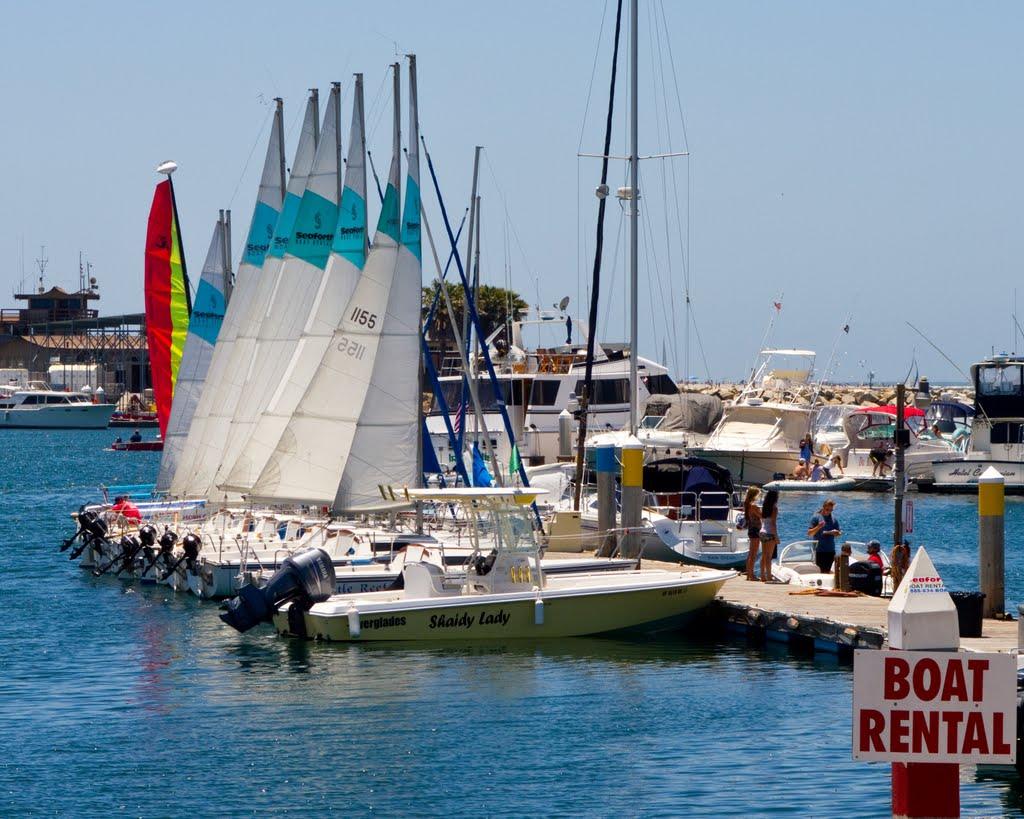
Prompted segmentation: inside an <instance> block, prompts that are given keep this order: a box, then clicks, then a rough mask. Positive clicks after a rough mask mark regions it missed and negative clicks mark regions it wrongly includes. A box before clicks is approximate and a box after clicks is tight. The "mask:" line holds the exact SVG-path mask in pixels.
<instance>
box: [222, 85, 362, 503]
mask: <svg viewBox="0 0 1024 819" xmlns="http://www.w3.org/2000/svg"><path fill="white" fill-rule="evenodd" d="M340 97H341V91H340V88H339V86H338V85H337V84H334V86H333V87H332V88H331V95H330V99H329V101H328V103H327V111H326V113H325V116H324V126H323V130H322V132H321V135H320V144H319V146H318V147H317V152H316V158H315V160H314V162H313V169H312V171H311V172H310V175H309V180H308V181H307V183H306V192H305V193H304V194H303V197H302V202H301V204H300V205H299V212H298V215H297V216H296V219H295V226H294V229H293V230H292V237H291V243H290V245H289V248H288V252H287V253H286V254H285V258H284V261H283V263H282V265H281V269H280V272H279V273H278V278H279V280H280V285H279V287H278V290H277V293H276V297H275V298H274V299H273V300H272V301H271V302H270V303H269V304H268V306H267V313H266V316H265V318H264V320H263V323H262V324H261V325H260V330H259V334H258V335H257V338H256V348H255V351H254V356H253V359H254V362H255V363H256V366H254V367H253V368H252V369H251V371H250V372H249V375H248V378H247V379H246V382H245V386H244V387H243V389H242V393H241V397H240V399H239V402H238V406H237V408H236V409H235V414H234V418H233V419H232V421H231V434H230V436H229V438H228V442H227V446H226V447H225V449H224V456H223V460H222V463H221V468H220V469H219V470H218V472H217V476H216V478H215V480H214V483H215V485H216V486H217V487H218V489H220V490H221V491H227V492H237V493H246V492H247V491H248V488H249V486H250V485H251V481H253V480H255V479H256V477H257V475H256V474H250V470H251V467H250V464H251V461H250V458H249V454H248V451H249V442H250V439H251V437H252V433H253V432H254V430H255V428H256V423H257V421H258V420H259V419H260V417H261V416H262V415H263V413H264V412H265V410H266V408H267V406H268V405H269V404H270V402H271V401H272V400H273V399H274V398H275V397H277V396H279V388H280V387H281V385H282V382H287V379H288V374H289V373H288V367H289V363H290V362H291V361H292V355H293V353H294V352H295V351H296V350H298V348H299V346H300V344H301V342H300V338H301V336H302V333H303V330H304V328H307V327H308V325H309V319H310V316H311V315H312V314H314V313H315V312H316V310H315V308H316V304H317V302H318V301H321V300H322V299H323V295H324V290H323V286H324V284H325V280H324V272H325V268H326V266H327V260H328V258H329V256H330V252H331V245H332V243H333V240H334V231H335V227H336V226H337V223H338V199H339V194H340V190H339V187H340V185H339V178H340V173H341V170H340V167H339V164H340V149H341V143H340V133H339V129H338V117H339V114H340V110H339V104H340ZM353 278H354V275H353ZM303 346H304V345H303ZM299 358H300V359H303V352H302V351H301V350H300V351H299ZM310 366H311V367H314V366H315V363H313V364H310ZM289 414H290V413H289ZM270 446H273V444H270ZM232 473H233V474H232Z"/></svg>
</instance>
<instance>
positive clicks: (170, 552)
mask: <svg viewBox="0 0 1024 819" xmlns="http://www.w3.org/2000/svg"><path fill="white" fill-rule="evenodd" d="M142 528H143V529H145V528H146V527H145V526H143V527H142ZM150 528H152V527H150ZM139 534H140V535H141V534H142V532H141V531H140V532H139ZM153 534H154V535H155V534H156V532H154V533H153ZM149 537H150V535H149V533H147V535H146V539H147V540H148V539H149ZM177 542H178V533H177V532H172V531H171V530H170V529H164V533H163V534H162V535H160V541H159V543H160V551H158V552H156V553H155V554H153V557H152V559H150V560H149V561H148V562H147V563H146V565H145V566H144V567H143V568H142V577H143V578H145V576H146V574H147V573H148V572H149V570H150V569H152V568H153V567H154V566H156V564H157V563H158V562H161V561H162V562H163V564H164V568H165V569H166V568H168V567H169V566H170V565H171V562H172V561H173V560H174V544H175V543H177ZM149 551H150V552H151V553H152V552H153V546H152V544H151V545H150V547H149Z"/></svg>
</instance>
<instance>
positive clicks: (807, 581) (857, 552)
mask: <svg viewBox="0 0 1024 819" xmlns="http://www.w3.org/2000/svg"><path fill="white" fill-rule="evenodd" d="M844 545H848V546H849V547H850V549H851V555H850V566H851V567H854V564H859V563H865V562H867V559H868V552H867V546H866V544H864V543H862V542H860V541H852V540H850V541H846V542H845V544H844ZM816 546H817V541H814V540H798V541H795V542H794V543H790V544H788V545H787V546H784V547H783V548H782V550H781V551H780V552H779V554H778V557H776V559H775V560H774V561H773V562H772V577H773V578H775V579H776V580H778V581H779V582H780V583H789V584H790V585H793V586H803V587H805V588H815V589H823V590H826V591H831V590H833V589H834V588H835V575H833V573H832V572H822V571H821V568H820V567H819V566H818V564H817V563H816V562H815V560H814V553H815V548H816ZM879 555H880V556H881V558H882V564H883V568H882V577H881V586H880V589H881V593H882V594H890V595H891V594H892V578H891V577H890V576H889V574H888V573H887V572H888V569H889V558H888V556H887V555H886V554H885V552H884V551H880V552H879ZM856 573H857V569H856V568H851V578H853V577H854V576H855V575H856Z"/></svg>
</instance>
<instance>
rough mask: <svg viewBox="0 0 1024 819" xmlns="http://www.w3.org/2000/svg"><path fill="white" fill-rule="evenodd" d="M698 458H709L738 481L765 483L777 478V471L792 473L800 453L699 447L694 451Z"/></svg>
mask: <svg viewBox="0 0 1024 819" xmlns="http://www.w3.org/2000/svg"><path fill="white" fill-rule="evenodd" d="M693 454H694V455H695V456H696V457H698V458H707V459H708V460H709V461H714V462H715V463H716V464H718V465H719V466H724V467H725V468H726V469H728V470H729V471H730V472H731V473H732V477H733V480H735V481H737V482H738V483H744V484H747V483H755V484H765V483H768V482H769V481H772V480H775V475H776V474H777V473H780V472H781V473H782V474H783V475H788V474H790V473H791V472H792V471H793V470H794V469H795V468H796V464H797V459H798V458H799V455H797V453H795V452H758V451H757V450H750V451H746V452H740V451H735V450H733V451H730V450H715V449H698V450H696V451H695V452H694V453H693Z"/></svg>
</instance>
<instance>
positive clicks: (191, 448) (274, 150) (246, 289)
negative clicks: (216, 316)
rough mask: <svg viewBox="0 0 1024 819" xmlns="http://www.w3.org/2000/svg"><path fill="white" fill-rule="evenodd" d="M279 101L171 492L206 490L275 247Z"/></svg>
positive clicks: (280, 181)
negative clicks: (215, 432) (221, 420)
mask: <svg viewBox="0 0 1024 819" xmlns="http://www.w3.org/2000/svg"><path fill="white" fill-rule="evenodd" d="M275 103H276V110H275V111H274V121H273V125H272V127H271V129H270V139H269V141H268V143H267V154H266V158H265V159H264V161H263V174H262V176H261V177H260V187H259V192H258V193H257V196H256V205H255V207H254V208H253V214H252V220H251V221H250V223H249V233H248V236H247V238H246V243H245V251H244V253H243V254H242V261H241V263H240V264H239V266H238V273H237V275H236V276H235V285H234V290H233V293H232V297H231V299H230V301H229V303H228V305H227V310H226V311H225V313H224V321H223V322H222V323H221V327H220V332H219V334H218V335H217V344H216V346H215V347H214V349H213V358H212V360H211V361H210V367H209V370H208V371H207V378H206V386H205V387H204V388H203V390H202V393H201V394H200V396H199V401H198V403H197V405H196V409H195V413H194V414H193V416H192V421H191V423H190V425H189V430H188V435H187V437H186V439H185V445H184V447H183V449H182V452H181V454H180V457H179V459H178V463H177V465H176V467H175V469H174V472H173V474H172V476H171V482H170V492H171V494H172V495H177V496H179V497H183V496H185V495H189V494H198V493H199V492H201V491H204V490H203V489H197V487H196V486H195V483H194V482H193V481H192V480H191V477H192V475H193V474H194V465H195V460H196V454H197V452H198V449H199V444H200V442H201V441H202V439H203V435H204V433H205V430H206V422H207V419H208V418H209V417H210V413H211V412H212V411H213V409H214V408H215V407H217V406H219V405H220V404H221V402H222V401H223V400H224V399H223V393H224V380H225V375H224V374H225V372H226V370H227V367H228V366H229V361H230V359H231V356H232V351H233V349H234V345H235V339H236V338H237V336H238V331H239V327H240V325H241V323H242V321H243V319H244V317H245V316H246V315H247V313H248V310H249V305H250V303H251V300H252V292H253V290H254V289H255V286H256V281H257V280H258V279H259V277H260V271H261V269H262V267H263V261H264V258H265V256H266V254H267V252H268V251H269V249H270V242H271V239H272V238H273V235H274V226H275V225H276V224H277V220H278V217H279V216H280V213H281V207H282V205H283V202H284V195H285V191H284V178H283V177H284V160H283V157H284V122H283V104H282V102H281V100H280V99H278V100H275ZM229 261H230V260H229Z"/></svg>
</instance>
